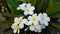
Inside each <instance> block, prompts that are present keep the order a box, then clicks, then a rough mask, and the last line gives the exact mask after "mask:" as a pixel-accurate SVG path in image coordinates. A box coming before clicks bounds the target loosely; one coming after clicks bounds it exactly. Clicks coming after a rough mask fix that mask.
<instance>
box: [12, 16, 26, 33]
mask: <svg viewBox="0 0 60 34" xmlns="http://www.w3.org/2000/svg"><path fill="white" fill-rule="evenodd" d="M25 22H27V19H23V17H19V18H17V17H15V19H14V24H13V25H12V29H15V28H16V27H17V28H18V29H23V28H24V23H25ZM17 25H19V26H17ZM14 31H16V30H14ZM14 33H16V32H14Z"/></svg>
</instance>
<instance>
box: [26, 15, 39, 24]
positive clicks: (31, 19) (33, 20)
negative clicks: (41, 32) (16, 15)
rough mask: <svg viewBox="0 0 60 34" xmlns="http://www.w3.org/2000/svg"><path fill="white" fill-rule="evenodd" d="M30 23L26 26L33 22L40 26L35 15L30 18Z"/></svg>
mask: <svg viewBox="0 0 60 34" xmlns="http://www.w3.org/2000/svg"><path fill="white" fill-rule="evenodd" d="M28 20H29V21H28V23H26V25H31V24H32V22H33V23H34V25H38V17H37V14H33V15H32V16H29V17H28Z"/></svg>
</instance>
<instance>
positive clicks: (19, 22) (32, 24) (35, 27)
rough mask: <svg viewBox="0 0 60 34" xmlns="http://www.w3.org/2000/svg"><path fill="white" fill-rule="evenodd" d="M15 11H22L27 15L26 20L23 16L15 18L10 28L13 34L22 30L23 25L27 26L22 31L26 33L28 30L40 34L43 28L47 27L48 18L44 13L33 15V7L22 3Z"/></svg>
mask: <svg viewBox="0 0 60 34" xmlns="http://www.w3.org/2000/svg"><path fill="white" fill-rule="evenodd" d="M17 10H23V11H24V15H28V14H29V16H28V18H27V19H26V18H24V16H21V17H15V19H14V23H13V24H12V26H11V28H12V29H13V32H14V33H16V32H17V33H19V32H20V31H19V30H20V29H23V28H24V24H25V25H27V26H29V27H27V28H26V29H25V30H24V31H27V30H28V29H29V30H31V31H35V32H39V33H40V32H41V30H42V29H44V28H45V26H48V22H49V21H50V18H49V17H48V16H47V14H46V13H39V14H38V15H37V13H34V12H33V11H34V10H35V7H34V6H31V4H30V3H28V4H26V3H23V4H21V5H19V7H18V8H17Z"/></svg>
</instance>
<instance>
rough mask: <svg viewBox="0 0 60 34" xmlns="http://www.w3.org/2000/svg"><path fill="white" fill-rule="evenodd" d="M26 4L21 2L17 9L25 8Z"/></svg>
mask: <svg viewBox="0 0 60 34" xmlns="http://www.w3.org/2000/svg"><path fill="white" fill-rule="evenodd" d="M25 6H26V3H23V4H21V5H19V7H17V10H20V9H21V10H25V8H26V7H25Z"/></svg>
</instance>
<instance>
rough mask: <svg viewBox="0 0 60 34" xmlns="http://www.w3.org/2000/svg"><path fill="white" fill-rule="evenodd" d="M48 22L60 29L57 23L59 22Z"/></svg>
mask: <svg viewBox="0 0 60 34" xmlns="http://www.w3.org/2000/svg"><path fill="white" fill-rule="evenodd" d="M50 24H51V25H52V26H54V27H56V28H58V29H60V25H59V24H56V23H54V22H51V23H50Z"/></svg>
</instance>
